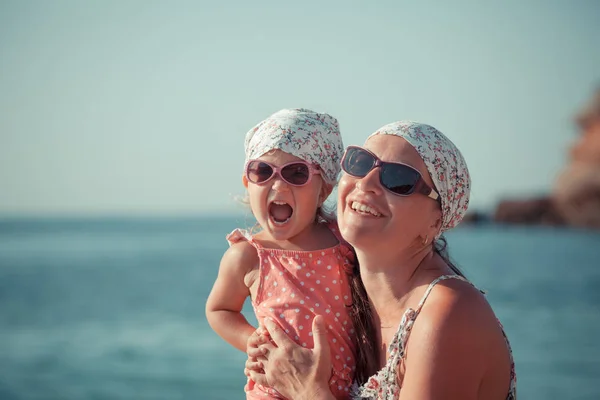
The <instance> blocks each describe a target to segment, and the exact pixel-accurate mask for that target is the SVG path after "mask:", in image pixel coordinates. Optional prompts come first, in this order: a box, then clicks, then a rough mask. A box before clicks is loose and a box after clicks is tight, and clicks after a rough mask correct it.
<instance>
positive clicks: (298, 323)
mask: <svg viewBox="0 0 600 400" xmlns="http://www.w3.org/2000/svg"><path fill="white" fill-rule="evenodd" d="M245 151H246V163H245V168H244V175H243V177H242V182H243V184H244V186H245V187H246V188H247V190H248V200H249V203H250V207H251V209H252V213H253V214H254V217H255V218H256V220H257V222H258V224H259V225H260V228H261V230H260V232H258V233H256V234H251V233H250V232H248V231H245V230H240V229H236V230H234V231H233V232H232V233H231V234H229V235H228V236H227V240H228V241H229V243H230V247H229V249H228V250H227V251H226V252H225V254H224V255H223V258H222V259H221V265H220V267H219V274H218V277H217V280H216V281H215V283H214V286H213V289H212V291H211V293H210V295H209V297H208V300H207V303H206V315H207V319H208V322H209V323H210V325H211V327H212V328H213V329H214V330H215V332H217V333H218V334H219V335H220V336H221V337H222V338H223V339H225V340H226V341H227V342H229V343H230V344H232V345H233V346H234V347H236V348H238V349H240V350H241V351H244V352H245V351H246V341H247V339H248V337H249V336H250V335H251V334H252V333H253V332H254V331H255V329H256V328H255V327H253V326H252V325H250V324H249V323H248V321H247V320H246V319H245V318H244V316H243V315H242V314H241V310H242V306H243V304H244V301H245V300H246V298H247V297H248V296H251V299H252V306H253V308H254V312H255V314H256V317H257V320H258V323H259V325H261V326H262V325H263V321H264V319H265V318H271V319H273V320H274V321H275V322H276V323H277V324H279V325H280V326H281V328H282V329H284V330H285V332H286V333H288V334H289V335H290V337H291V338H293V339H295V341H296V342H297V343H298V344H300V345H302V346H305V347H307V348H313V344H314V343H313V338H312V332H311V326H312V322H313V318H314V317H315V315H323V316H324V318H325V322H326V325H327V327H328V340H329V345H330V348H331V358H332V361H333V371H332V374H331V378H330V385H331V387H332V389H333V391H334V393H335V394H336V396H337V397H338V398H347V396H348V389H349V387H350V385H351V384H352V378H353V370H354V344H353V337H354V330H353V327H352V322H351V319H350V317H349V309H348V306H349V305H350V303H351V294H350V289H349V284H348V279H347V276H346V272H345V271H346V270H348V271H349V270H351V265H352V264H351V263H352V261H351V260H352V259H353V256H352V254H353V253H352V250H351V249H350V247H349V246H348V245H347V244H345V242H343V241H342V239H341V237H340V236H339V233H338V230H337V226H336V224H335V223H334V222H333V220H332V219H331V218H327V217H326V216H325V213H323V211H322V205H323V202H324V201H325V199H326V198H327V197H328V196H329V194H330V193H331V191H332V189H333V186H334V184H335V182H336V180H337V176H338V174H339V172H340V159H341V157H342V153H343V143H342V139H341V136H340V131H339V127H338V122H337V120H336V119H335V118H333V117H332V116H330V115H328V114H322V113H316V112H314V111H311V110H306V109H284V110H281V111H279V112H277V113H275V114H273V115H271V116H270V117H269V118H267V119H266V120H264V121H262V122H261V123H259V124H258V125H256V126H255V127H254V128H253V129H251V130H250V131H249V132H248V133H247V135H246V141H245ZM247 387H248V388H249V390H248V391H247V392H246V393H247V394H246V395H247V399H268V398H271V399H281V398H283V397H282V396H281V395H280V394H278V393H277V392H276V391H275V390H274V389H270V388H267V387H264V386H260V385H252V384H250V385H248V386H247Z"/></svg>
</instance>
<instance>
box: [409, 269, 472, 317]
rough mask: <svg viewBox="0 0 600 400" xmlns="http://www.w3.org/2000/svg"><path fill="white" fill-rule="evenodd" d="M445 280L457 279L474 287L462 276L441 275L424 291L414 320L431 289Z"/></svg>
mask: <svg viewBox="0 0 600 400" xmlns="http://www.w3.org/2000/svg"><path fill="white" fill-rule="evenodd" d="M446 279H458V280H459V281H463V282H467V283H468V284H469V285H471V286H473V287H475V285H473V284H472V283H471V282H470V281H469V280H468V279H467V278H465V277H464V276H461V275H442V276H440V277H438V278H436V279H434V280H433V282H431V283H430V284H429V286H428V287H427V290H426V291H425V294H424V295H423V297H422V298H421V301H419V305H418V306H417V310H416V311H415V314H416V315H415V318H416V317H417V315H418V314H419V313H420V312H421V308H423V304H425V300H427V297H429V294H430V293H431V290H432V289H433V287H434V286H435V285H437V284H438V283H439V282H441V281H445V280H446ZM475 289H477V288H476V287H475ZM478 290H479V289H478Z"/></svg>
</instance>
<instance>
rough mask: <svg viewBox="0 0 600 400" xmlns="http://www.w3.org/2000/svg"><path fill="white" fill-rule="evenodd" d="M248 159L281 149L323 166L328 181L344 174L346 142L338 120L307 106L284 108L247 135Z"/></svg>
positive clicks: (332, 181) (323, 173)
mask: <svg viewBox="0 0 600 400" xmlns="http://www.w3.org/2000/svg"><path fill="white" fill-rule="evenodd" d="M244 148H245V151H246V162H248V160H252V159H256V158H258V157H260V156H262V155H263V154H265V153H267V152H268V151H271V150H274V149H279V150H281V151H284V152H286V153H289V154H291V155H294V156H296V157H298V158H301V159H303V160H304V161H306V162H309V163H311V164H314V165H317V166H319V168H320V169H321V172H322V175H323V178H324V179H325V182H327V183H329V184H334V183H335V182H336V181H337V177H338V174H339V173H340V161H341V159H342V154H343V152H344V144H343V142H342V137H341V135H340V128H339V124H338V121H337V119H335V118H334V117H332V116H331V115H329V114H324V113H317V112H315V111H311V110H307V109H304V108H295V109H283V110H280V111H278V112H276V113H275V114H273V115H271V116H270V117H268V118H267V119H265V120H264V121H262V122H260V123H259V124H258V125H256V126H255V127H254V128H252V129H250V131H248V133H247V134H246V142H245V144H244Z"/></svg>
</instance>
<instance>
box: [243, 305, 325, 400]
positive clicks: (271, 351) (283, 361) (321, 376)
mask: <svg viewBox="0 0 600 400" xmlns="http://www.w3.org/2000/svg"><path fill="white" fill-rule="evenodd" d="M265 327H266V329H267V330H268V333H269V335H270V337H271V340H270V341H267V342H266V343H262V344H260V345H259V347H258V348H259V350H260V351H261V353H262V357H260V356H259V357H257V360H258V362H260V363H261V364H262V368H263V370H264V375H262V374H259V373H257V372H256V371H255V370H253V369H250V370H249V373H250V375H249V376H250V378H251V379H252V380H254V381H258V380H259V379H261V378H263V377H266V382H267V383H266V386H269V387H272V388H274V389H275V390H277V391H278V392H280V393H281V394H282V395H284V396H285V397H287V398H290V399H295V400H317V399H319V400H321V399H323V400H325V399H334V397H333V395H332V393H331V391H330V389H329V379H330V377H331V355H330V353H329V343H328V342H327V328H326V327H325V322H324V321H323V317H321V316H317V317H315V319H314V320H313V326H312V333H313V338H314V344H315V347H314V349H307V348H304V347H302V346H300V345H298V344H297V343H295V342H294V341H292V340H291V339H290V338H289V337H288V336H287V335H286V334H285V332H283V330H282V329H281V328H280V327H279V326H278V325H277V324H275V322H274V321H273V320H271V319H265Z"/></svg>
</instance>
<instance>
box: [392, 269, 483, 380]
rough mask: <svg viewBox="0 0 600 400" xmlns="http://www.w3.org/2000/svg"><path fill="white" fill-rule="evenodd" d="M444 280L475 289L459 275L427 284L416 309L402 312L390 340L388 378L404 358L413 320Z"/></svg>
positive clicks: (393, 373)
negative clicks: (468, 285)
mask: <svg viewBox="0 0 600 400" xmlns="http://www.w3.org/2000/svg"><path fill="white" fill-rule="evenodd" d="M446 279H458V280H461V281H463V282H467V283H468V284H470V285H472V286H473V287H475V286H474V285H473V284H472V283H471V282H469V281H468V280H467V279H466V278H465V277H463V276H460V275H442V276H440V277H438V278H436V279H434V280H433V282H431V283H430V284H429V286H428V287H427V290H425V294H423V297H422V298H421V301H419V304H418V306H417V309H416V310H414V309H412V308H408V309H407V310H406V311H405V312H404V315H403V316H402V320H401V321H400V325H399V326H398V330H397V331H396V334H395V335H394V337H393V338H392V341H391V343H390V345H389V348H390V358H389V360H388V365H387V366H386V367H388V368H390V370H389V375H390V376H391V375H393V376H394V377H395V371H396V368H397V367H398V364H399V363H400V360H401V359H403V358H404V355H405V352H406V343H407V342H408V337H409V336H410V332H411V330H412V327H413V325H414V323H415V320H416V319H417V316H418V315H419V313H420V312H421V309H422V308H423V304H425V301H426V300H427V297H429V294H430V293H431V290H432V289H433V288H434V286H435V285H437V284H438V283H439V282H441V281H444V280H446Z"/></svg>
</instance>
